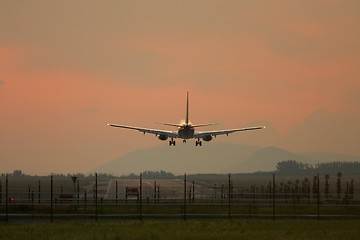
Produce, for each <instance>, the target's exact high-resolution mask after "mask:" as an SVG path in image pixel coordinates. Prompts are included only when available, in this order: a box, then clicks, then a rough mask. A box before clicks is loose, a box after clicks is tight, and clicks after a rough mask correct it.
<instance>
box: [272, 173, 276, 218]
mask: <svg viewBox="0 0 360 240" xmlns="http://www.w3.org/2000/svg"><path fill="white" fill-rule="evenodd" d="M272 182H273V186H272V199H273V204H272V205H273V220H274V221H275V173H273V181H272Z"/></svg>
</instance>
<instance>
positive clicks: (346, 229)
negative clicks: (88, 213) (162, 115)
mask: <svg viewBox="0 0 360 240" xmlns="http://www.w3.org/2000/svg"><path fill="white" fill-rule="evenodd" d="M359 235H360V222H359V221H358V220H345V221H344V220H342V221H337V220H331V221H316V220H308V221H305V220H288V221H285V220H284V221H271V220H239V221H229V220H221V221H206V220H205V221H143V222H139V221H121V222H101V223H77V222H72V223H53V224H50V223H42V224H39V223H32V224H1V225H0V239H7V240H15V239H29V240H31V239H37V240H38V239H54V240H57V239H59V240H60V239H61V240H63V239H66V240H72V239H89V240H92V239H102V240H108V239H175V240H176V239H197V240H200V239H207V240H211V239H226V240H228V239H256V240H259V239H270V240H271V239H276V240H281V239H327V240H331V239H337V240H338V239H358V236H359Z"/></svg>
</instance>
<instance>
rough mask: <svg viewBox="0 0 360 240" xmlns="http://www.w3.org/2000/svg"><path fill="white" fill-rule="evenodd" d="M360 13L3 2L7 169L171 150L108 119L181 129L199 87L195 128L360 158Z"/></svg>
mask: <svg viewBox="0 0 360 240" xmlns="http://www.w3.org/2000/svg"><path fill="white" fill-rule="evenodd" d="M359 7H360V2H359V1H299V2H295V1H291V2H289V1H269V2H268V1H266V2H264V1H215V0H214V1H212V0H206V1H205V0H203V1H136V2H134V1H107V2H101V3H100V2H98V1H86V4H83V3H82V1H77V2H75V3H74V2H73V1H26V2H21V3H20V2H15V1H7V2H2V3H0V29H2V30H1V34H0V116H1V120H0V148H1V151H0V161H1V165H2V169H1V172H12V171H13V170H14V169H22V170H23V171H25V172H28V173H36V174H47V173H51V172H88V171H91V170H92V169H94V168H96V167H98V166H100V165H102V164H104V163H106V162H109V161H111V160H113V159H115V158H118V157H120V156H121V155H123V154H126V153H127V152H129V151H131V150H134V149H137V148H146V147H151V146H156V145H160V144H167V143H164V142H160V141H157V140H156V139H155V138H154V137H152V136H142V135H141V134H140V133H138V132H131V131H126V130H119V129H111V128H109V127H107V126H106V123H108V122H115V123H123V124H130V125H135V126H143V127H159V126H157V125H156V124H154V122H156V121H163V122H178V121H179V120H181V119H183V118H184V117H185V116H184V115H185V97H186V91H190V118H191V120H192V122H195V123H196V122H199V123H203V122H214V121H215V122H218V123H219V125H218V126H217V127H219V128H235V127H244V126H252V125H253V124H256V125H257V124H264V125H266V126H267V129H266V132H265V131H264V132H261V133H244V134H237V135H231V136H229V137H223V138H220V137H219V138H217V139H216V140H217V141H229V142H235V143H241V144H249V145H255V146H276V147H281V148H285V149H288V150H292V151H298V152H301V151H329V152H338V153H345V154H351V155H360V148H359V147H358V138H359V137H358V136H359V134H360V127H359V126H358V125H359V124H358V123H359V122H360V111H359V107H360V79H359V76H360V47H359V42H360V32H359V31H358V29H360V15H359V14H358V9H359ZM189 144H193V143H192V142H190V143H189ZM209 144H211V143H209Z"/></svg>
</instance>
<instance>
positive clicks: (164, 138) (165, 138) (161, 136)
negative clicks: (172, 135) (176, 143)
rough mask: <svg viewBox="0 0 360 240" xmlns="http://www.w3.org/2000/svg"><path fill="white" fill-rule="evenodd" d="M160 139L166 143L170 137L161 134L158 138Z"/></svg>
mask: <svg viewBox="0 0 360 240" xmlns="http://www.w3.org/2000/svg"><path fill="white" fill-rule="evenodd" d="M158 138H159V139H160V140H161V141H165V140H167V139H168V136H166V135H162V134H160V135H159V136H158Z"/></svg>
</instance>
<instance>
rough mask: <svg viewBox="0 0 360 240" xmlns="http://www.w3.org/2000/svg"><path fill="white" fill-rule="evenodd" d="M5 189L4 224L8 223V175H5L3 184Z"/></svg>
mask: <svg viewBox="0 0 360 240" xmlns="http://www.w3.org/2000/svg"><path fill="white" fill-rule="evenodd" d="M5 188H6V191H5V221H6V223H7V222H8V220H9V218H8V217H9V216H8V214H9V180H8V174H6V182H5Z"/></svg>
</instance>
